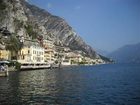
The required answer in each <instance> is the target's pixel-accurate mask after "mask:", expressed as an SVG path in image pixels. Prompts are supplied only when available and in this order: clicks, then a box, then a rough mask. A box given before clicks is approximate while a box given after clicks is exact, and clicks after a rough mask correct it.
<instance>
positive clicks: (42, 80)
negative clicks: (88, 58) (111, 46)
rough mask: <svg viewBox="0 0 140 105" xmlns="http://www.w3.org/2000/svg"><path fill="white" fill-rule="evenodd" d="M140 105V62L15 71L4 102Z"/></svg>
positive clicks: (1, 83) (5, 83) (1, 85)
mask: <svg viewBox="0 0 140 105" xmlns="http://www.w3.org/2000/svg"><path fill="white" fill-rule="evenodd" d="M5 104H9V105H10V104H12V105H140V64H109V65H99V66H85V67H84V66H80V67H66V68H63V69H59V70H58V69H53V70H33V71H21V72H11V73H10V76H9V77H7V78H5V77H0V105H5Z"/></svg>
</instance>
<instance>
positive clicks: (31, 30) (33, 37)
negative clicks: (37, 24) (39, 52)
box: [25, 24, 37, 39]
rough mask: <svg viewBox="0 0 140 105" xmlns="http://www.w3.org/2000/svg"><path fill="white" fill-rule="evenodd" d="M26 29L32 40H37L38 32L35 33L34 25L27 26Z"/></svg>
mask: <svg viewBox="0 0 140 105" xmlns="http://www.w3.org/2000/svg"><path fill="white" fill-rule="evenodd" d="M25 28H26V31H27V33H28V35H29V36H30V37H32V39H36V38H37V32H35V31H34V30H33V26H32V25H29V24H28V25H27V26H25Z"/></svg>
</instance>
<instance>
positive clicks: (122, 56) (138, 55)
mask: <svg viewBox="0 0 140 105" xmlns="http://www.w3.org/2000/svg"><path fill="white" fill-rule="evenodd" d="M108 56H109V57H111V58H113V59H114V60H116V62H120V63H140V43H138V44H135V45H126V46H124V47H121V48H119V49H118V50H116V51H114V52H112V53H111V54H109V55H108Z"/></svg>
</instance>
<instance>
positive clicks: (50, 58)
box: [43, 40, 55, 63]
mask: <svg viewBox="0 0 140 105" xmlns="http://www.w3.org/2000/svg"><path fill="white" fill-rule="evenodd" d="M43 45H44V49H45V52H44V60H45V62H48V63H54V56H55V50H54V44H53V41H49V40H44V41H43Z"/></svg>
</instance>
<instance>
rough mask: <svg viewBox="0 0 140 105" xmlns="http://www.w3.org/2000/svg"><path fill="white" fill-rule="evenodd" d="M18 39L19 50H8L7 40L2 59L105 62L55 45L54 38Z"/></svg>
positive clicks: (23, 62)
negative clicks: (20, 45)
mask: <svg viewBox="0 0 140 105" xmlns="http://www.w3.org/2000/svg"><path fill="white" fill-rule="evenodd" d="M1 37H4V38H5V39H4V40H8V38H7V37H10V36H5V35H2V34H1ZM18 40H19V41H20V43H21V44H22V47H21V49H20V50H19V51H18V52H16V51H10V50H6V48H5V46H6V44H9V43H7V42H5V44H4V47H3V48H2V47H1V49H0V60H16V61H18V62H19V63H21V64H45V63H46V64H58V63H61V64H62V65H79V64H84V65H93V64H101V63H105V62H104V61H103V60H102V59H100V58H98V59H91V58H89V57H86V56H84V54H83V53H82V52H80V51H78V50H77V51H76V50H75V51H72V50H71V49H70V48H68V47H64V46H58V45H55V44H54V41H53V40H46V39H43V37H42V38H38V39H36V40H31V39H30V38H25V37H21V38H19V39H18ZM1 46H2V45H1Z"/></svg>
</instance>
